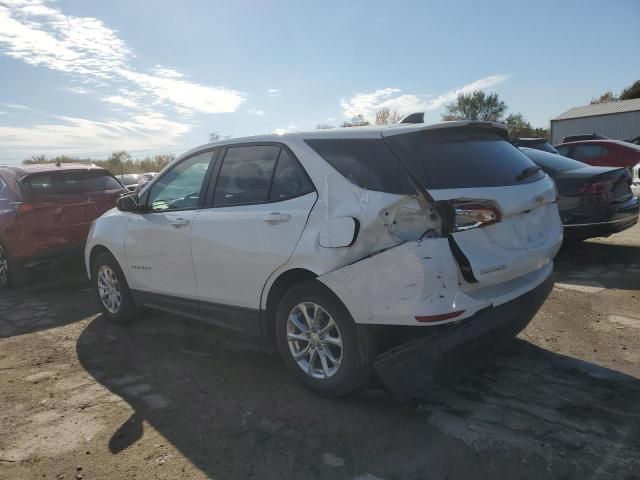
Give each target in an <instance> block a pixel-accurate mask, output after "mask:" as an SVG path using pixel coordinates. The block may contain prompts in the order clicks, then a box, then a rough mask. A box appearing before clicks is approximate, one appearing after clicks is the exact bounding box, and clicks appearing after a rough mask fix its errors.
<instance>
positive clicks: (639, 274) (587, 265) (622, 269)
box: [555, 241, 640, 290]
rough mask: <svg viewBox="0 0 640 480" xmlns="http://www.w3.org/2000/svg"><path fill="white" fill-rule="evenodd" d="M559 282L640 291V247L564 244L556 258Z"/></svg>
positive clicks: (586, 243) (580, 243) (584, 243)
mask: <svg viewBox="0 0 640 480" xmlns="http://www.w3.org/2000/svg"><path fill="white" fill-rule="evenodd" d="M555 273H556V281H558V282H567V283H576V284H581V283H582V284H585V285H592V286H594V287H602V288H619V289H623V290H638V289H640V245H616V244H607V243H599V242H597V241H586V242H579V243H573V244H568V245H564V246H563V247H562V249H561V250H560V253H559V254H558V256H557V257H556V259H555Z"/></svg>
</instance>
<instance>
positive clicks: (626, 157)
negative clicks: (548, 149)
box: [556, 140, 640, 168]
mask: <svg viewBox="0 0 640 480" xmlns="http://www.w3.org/2000/svg"><path fill="white" fill-rule="evenodd" d="M556 149H557V150H558V153H560V155H564V156H565V157H569V158H573V159H574V160H578V161H579V162H583V163H587V164H589V165H593V166H598V167H627V168H633V167H634V166H636V165H637V164H638V163H639V162H640V146H638V145H634V144H632V143H629V142H623V141H622V140H584V141H580V142H571V143H563V144H560V145H556Z"/></svg>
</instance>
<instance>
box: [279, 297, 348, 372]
mask: <svg viewBox="0 0 640 480" xmlns="http://www.w3.org/2000/svg"><path fill="white" fill-rule="evenodd" d="M287 342H288V344H289V350H290V351H291V355H292V356H293V359H294V360H295V362H296V363H297V364H298V366H299V367H300V368H301V369H302V370H303V371H304V372H306V374H307V375H309V376H310V377H313V378H317V379H327V378H330V377H333V376H334V375H335V374H336V373H337V372H338V370H339V369H340V365H341V363H342V358H343V347H342V336H341V335H340V329H339V328H338V325H337V324H336V322H335V321H334V320H333V318H332V317H331V315H330V314H329V313H328V312H327V311H326V310H325V309H324V308H322V307H321V306H320V305H318V304H316V303H313V302H304V303H299V304H298V305H296V306H295V307H294V308H293V309H292V310H291V312H290V313H289V316H288V318H287Z"/></svg>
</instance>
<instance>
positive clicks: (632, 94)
mask: <svg viewBox="0 0 640 480" xmlns="http://www.w3.org/2000/svg"><path fill="white" fill-rule="evenodd" d="M632 98H640V80H636V81H635V82H633V85H630V86H628V87H627V88H625V89H624V90H622V92H620V100H631V99H632Z"/></svg>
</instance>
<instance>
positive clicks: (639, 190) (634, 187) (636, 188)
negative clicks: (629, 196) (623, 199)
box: [631, 163, 640, 198]
mask: <svg viewBox="0 0 640 480" xmlns="http://www.w3.org/2000/svg"><path fill="white" fill-rule="evenodd" d="M631 174H632V180H631V182H632V183H631V193H633V195H634V196H635V197H639V198H640V163H638V164H637V165H636V166H635V167H633V168H632V169H631Z"/></svg>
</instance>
